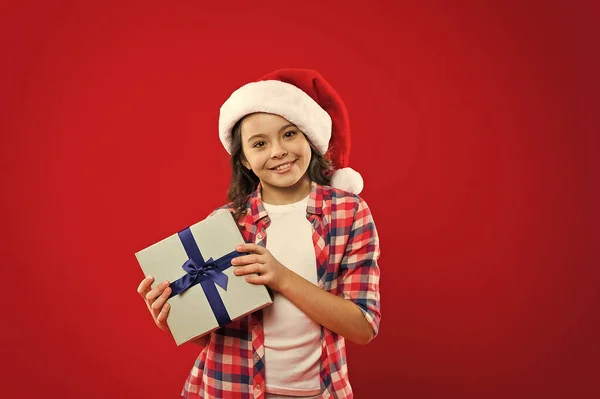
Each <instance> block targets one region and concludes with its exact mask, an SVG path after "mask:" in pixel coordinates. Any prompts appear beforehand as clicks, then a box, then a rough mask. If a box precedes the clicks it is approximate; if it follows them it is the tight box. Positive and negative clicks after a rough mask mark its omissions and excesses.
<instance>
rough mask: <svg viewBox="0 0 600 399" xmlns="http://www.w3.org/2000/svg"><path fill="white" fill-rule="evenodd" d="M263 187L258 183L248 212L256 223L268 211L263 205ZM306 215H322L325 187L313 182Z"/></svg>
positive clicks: (251, 196) (251, 197)
mask: <svg viewBox="0 0 600 399" xmlns="http://www.w3.org/2000/svg"><path fill="white" fill-rule="evenodd" d="M261 192H262V191H261V186H260V183H258V186H257V187H256V190H254V192H253V193H252V194H251V195H250V200H249V202H248V205H249V207H248V212H249V214H250V215H252V222H253V223H256V222H258V221H259V220H260V219H262V218H264V217H265V216H267V211H266V210H265V207H264V205H263V201H262V194H261ZM306 213H310V214H314V215H320V214H322V213H323V186H321V185H320V184H317V183H315V182H314V181H313V182H311V185H310V194H309V196H308V204H307V206H306Z"/></svg>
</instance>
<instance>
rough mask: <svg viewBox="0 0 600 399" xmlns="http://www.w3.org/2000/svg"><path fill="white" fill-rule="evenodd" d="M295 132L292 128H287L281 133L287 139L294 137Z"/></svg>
mask: <svg viewBox="0 0 600 399" xmlns="http://www.w3.org/2000/svg"><path fill="white" fill-rule="evenodd" d="M295 135H296V132H295V131H294V130H289V131H287V132H285V133H284V134H283V137H284V138H286V139H289V138H290V137H294V136H295Z"/></svg>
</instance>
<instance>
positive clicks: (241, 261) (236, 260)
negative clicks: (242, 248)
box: [231, 254, 260, 266]
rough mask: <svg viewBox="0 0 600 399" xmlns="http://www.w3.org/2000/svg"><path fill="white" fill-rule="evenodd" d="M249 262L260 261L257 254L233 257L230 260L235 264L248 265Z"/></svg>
mask: <svg viewBox="0 0 600 399" xmlns="http://www.w3.org/2000/svg"><path fill="white" fill-rule="evenodd" d="M251 263H260V259H259V256H258V255H256V254H250V255H244V256H238V257H237V258H233V259H232V260H231V264H232V265H234V266H236V265H248V264H251Z"/></svg>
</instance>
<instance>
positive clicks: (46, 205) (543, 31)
mask: <svg viewBox="0 0 600 399" xmlns="http://www.w3.org/2000/svg"><path fill="white" fill-rule="evenodd" d="M104 3H106V2H83V1H81V2H74V1H70V2H69V1H55V2H41V1H40V2H33V1H8V2H6V1H4V2H1V4H0V16H1V20H0V51H1V54H2V62H1V63H0V113H1V114H0V115H1V118H0V132H1V138H0V140H1V141H0V155H1V168H0V176H1V184H2V186H1V189H2V191H1V202H0V204H1V212H2V214H1V221H2V222H1V223H0V234H1V235H0V256H1V258H0V264H1V265H2V277H1V281H2V282H3V284H2V285H3V287H2V294H3V295H2V298H3V299H2V309H3V311H2V313H1V319H2V328H1V334H2V336H1V342H2V362H1V366H0V367H1V368H2V369H3V370H2V371H1V372H0V381H1V389H2V395H3V396H4V395H8V396H5V397H20V398H38V397H39V398H41V397H44V398H45V397H65V398H108V397H110V398H142V397H143V398H175V397H177V396H178V393H179V391H180V390H181V387H182V385H183V382H184V380H185V378H186V376H187V372H188V371H189V369H190V368H191V366H192V364H193V362H194V359H195V356H196V355H197V353H198V348H197V347H194V346H183V347H179V348H177V347H176V346H175V344H174V342H172V340H171V338H170V337H169V336H167V335H165V334H163V333H162V332H160V331H159V330H158V329H157V328H156V327H155V326H154V324H153V322H152V320H151V318H150V316H149V314H148V312H147V310H146V308H145V306H144V303H143V301H142V299H141V298H140V297H139V296H138V294H137V293H136V288H137V285H138V283H139V281H140V280H141V279H142V277H143V275H142V272H141V270H140V269H139V266H138V264H137V262H136V260H135V257H134V255H133V254H134V252H136V251H138V250H140V249H142V248H144V247H145V246H147V245H150V244H152V243H154V242H155V241H158V240H159V239H161V238H163V237H165V236H166V235H169V234H172V233H173V232H175V231H177V230H179V229H181V228H183V227H185V226H186V225H188V224H191V223H193V222H196V221H198V220H200V219H202V218H204V217H205V216H206V215H207V214H208V213H209V212H210V211H211V210H212V209H213V208H215V207H217V206H219V205H220V204H221V203H222V200H224V198H225V193H226V188H227V184H228V178H229V169H228V158H227V154H226V152H225V151H224V149H223V148H222V147H221V145H220V142H219V140H218V136H217V118H218V112H219V107H220V105H221V103H222V102H223V101H224V100H225V99H226V97H227V96H228V94H229V93H230V92H231V91H232V90H234V89H235V88H237V87H238V86H240V85H241V84H243V83H245V82H246V81H248V80H250V79H254V78H257V77H259V76H262V75H263V74H265V73H266V72H269V71H271V70H273V69H276V68H281V67H307V68H315V69H317V70H319V71H320V72H321V73H322V74H323V75H324V76H325V77H326V78H327V79H328V80H329V81H330V82H331V83H332V85H333V86H334V87H335V88H336V89H337V90H338V91H339V93H340V94H341V96H342V97H343V98H344V99H345V101H346V103H347V106H348V109H349V113H350V117H351V122H352V129H353V151H352V159H351V163H352V166H353V167H354V168H355V169H356V170H358V171H359V172H361V173H362V174H363V176H364V179H365V183H366V186H365V189H364V191H363V193H362V195H363V197H364V198H365V199H366V200H367V202H368V203H369V205H370V206H371V208H372V212H373V214H374V217H375V221H376V224H377V227H378V230H379V233H380V236H381V248H382V256H381V259H380V266H381V271H382V277H381V295H382V312H383V319H382V323H381V332H380V335H379V336H378V337H377V338H376V339H375V340H374V341H373V342H372V343H371V344H369V345H368V346H365V347H359V346H355V345H350V346H349V354H348V358H349V367H350V377H351V381H352V383H353V386H354V388H355V391H356V396H357V398H361V399H362V398H378V397H386V398H390V397H392V398H396V397H398V398H507V397H511V398H532V397H544V398H567V397H569V398H591V397H598V396H596V395H598V394H600V383H599V382H598V375H599V373H600V366H599V362H598V359H599V358H600V346H599V344H598V336H599V333H600V328H599V323H600V311H599V310H598V309H599V305H600V299H599V296H598V286H599V282H600V272H599V267H598V266H599V256H598V247H599V241H600V240H599V238H600V234H599V233H598V226H599V224H600V220H599V214H598V209H597V203H598V195H597V190H598V189H597V187H598V182H599V178H600V176H599V173H598V165H597V164H596V162H595V161H594V158H595V157H596V156H597V153H598V150H599V147H600V146H599V138H598V124H597V115H598V113H597V107H596V112H594V107H593V105H592V104H593V102H596V105H597V103H598V98H597V97H598V94H597V93H598V89H599V78H598V70H599V69H600V68H599V67H600V62H599V59H598V47H597V46H598V42H597V39H594V37H597V35H598V29H597V25H598V21H597V15H598V13H597V12H594V10H593V9H592V8H591V7H589V6H588V7H586V6H583V5H581V4H578V2H575V1H570V2H566V1H565V2H563V3H564V4H558V2H552V3H553V4H552V5H549V4H547V2H538V3H539V4H538V5H532V2H526V3H528V4H529V5H520V4H521V2H518V1H515V2H479V1H471V2H458V3H461V4H462V5H461V6H457V5H456V4H454V5H450V2H445V1H437V2H432V1H429V2H426V3H420V4H421V5H418V6H415V5H409V4H397V2H388V4H383V3H381V2H376V1H372V2H371V5H370V6H368V7H367V6H365V5H364V4H363V5H358V3H359V2H357V5H349V4H348V3H347V2H341V1H336V2H316V1H315V2H308V1H304V2H300V3H301V4H300V3H299V4H298V5H295V6H292V5H289V2H282V1H277V2H274V1H261V2H257V1H239V2H236V3H233V2H232V1H227V2H222V3H219V5H217V3H216V2H214V3H211V4H205V3H206V2H202V1H187V2H183V1H173V2H149V1H139V2H131V1H115V2H113V4H112V5H109V4H104ZM360 3H361V4H362V3H364V2H360ZM452 3H457V2H452ZM494 3H497V4H496V5H494ZM509 3H514V4H509ZM589 4H592V2H589Z"/></svg>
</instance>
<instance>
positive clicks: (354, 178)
mask: <svg viewBox="0 0 600 399" xmlns="http://www.w3.org/2000/svg"><path fill="white" fill-rule="evenodd" d="M331 186H332V187H335V188H339V189H340V190H344V191H348V192H351V193H354V194H360V192H361V191H362V189H363V187H364V182H363V178H362V176H361V175H360V173H358V172H357V171H355V170H354V169H352V168H342V169H338V170H336V171H335V172H334V173H333V176H331Z"/></svg>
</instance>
